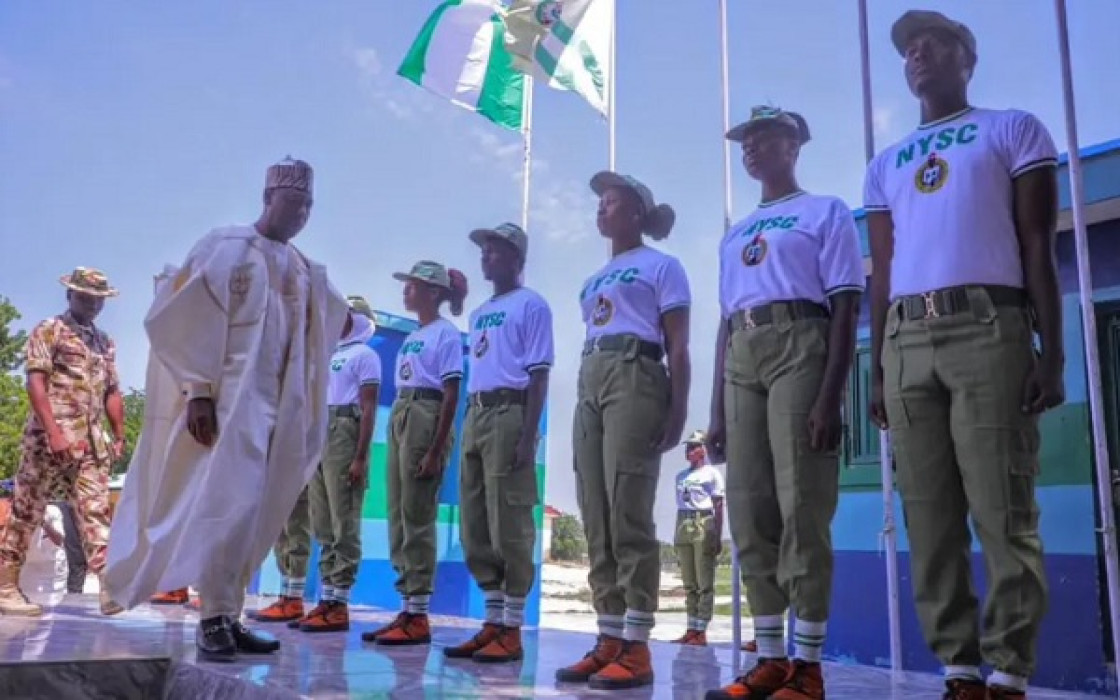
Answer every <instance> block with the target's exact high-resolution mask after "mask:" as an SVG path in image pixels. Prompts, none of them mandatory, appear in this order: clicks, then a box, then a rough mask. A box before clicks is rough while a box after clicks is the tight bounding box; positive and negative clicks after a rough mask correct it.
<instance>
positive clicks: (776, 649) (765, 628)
mask: <svg viewBox="0 0 1120 700" xmlns="http://www.w3.org/2000/svg"><path fill="white" fill-rule="evenodd" d="M754 639H755V641H756V642H758V655H759V656H760V657H762V658H764V659H784V658H786V657H787V656H788V653H787V652H786V626H785V624H784V621H783V620H782V616H781V615H761V616H758V617H755V618H754Z"/></svg>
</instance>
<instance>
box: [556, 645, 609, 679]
mask: <svg viewBox="0 0 1120 700" xmlns="http://www.w3.org/2000/svg"><path fill="white" fill-rule="evenodd" d="M621 653H622V640H621V639H619V638H618V637H609V636H607V635H605V634H600V635H599V639H598V640H597V641H596V642H595V648H594V649H592V650H591V651H589V652H587V653H586V654H584V656H583V658H582V659H581V660H579V661H577V662H576V663H574V664H572V665H571V666H568V667H566V668H562V669H560V670H559V671H557V672H556V680H558V681H559V682H561V683H586V682H587V679H589V678H591V676H593V675H595V674H596V673H598V672H599V671H602V670H603V669H604V668H606V667H607V666H609V665H610V663H611V662H612V661H614V660H615V659H617V658H618V655H619V654H621Z"/></svg>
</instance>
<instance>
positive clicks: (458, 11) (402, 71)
mask: <svg viewBox="0 0 1120 700" xmlns="http://www.w3.org/2000/svg"><path fill="white" fill-rule="evenodd" d="M505 34H506V26H505V21H504V19H503V17H502V7H501V4H500V3H499V2H498V0H447V1H446V2H443V3H440V5H439V7H437V8H436V10H435V12H433V13H432V15H431V17H429V18H428V21H427V22H426V23H425V24H424V28H423V29H421V30H420V36H418V37H416V41H414V42H413V44H412V48H411V49H409V51H408V55H407V56H405V58H404V61H403V62H402V63H401V67H400V68H399V69H398V70H397V74H398V75H400V76H401V77H403V78H405V79H406V80H410V81H412V82H414V83H416V84H417V85H419V86H421V87H423V88H426V89H428V90H430V91H431V92H433V93H435V94H437V95H439V96H440V97H443V98H445V99H448V100H451V101H452V102H454V103H455V104H457V105H460V106H462V107H466V108H467V109H469V110H472V111H475V112H478V113H479V114H481V115H482V116H484V117H486V118H487V119H489V120H490V121H492V122H494V123H495V124H498V125H499V126H504V127H506V128H508V129H520V128H521V119H522V107H523V104H524V99H525V78H524V76H523V75H522V74H521V73H519V72H517V71H516V70H514V68H513V60H512V58H511V57H510V55H509V53H508V52H507V51H506V49H505Z"/></svg>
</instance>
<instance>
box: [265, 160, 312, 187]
mask: <svg viewBox="0 0 1120 700" xmlns="http://www.w3.org/2000/svg"><path fill="white" fill-rule="evenodd" d="M314 177H315V172H314V171H313V170H312V169H311V166H310V165H308V164H307V163H306V162H305V161H302V160H292V157H291V156H288V157H286V158H285V159H284V160H282V161H280V162H279V163H276V164H275V165H273V166H271V167H269V169H268V175H267V176H266V178H265V189H272V188H273V187H290V188H291V189H294V190H302V191H303V192H306V193H308V194H311V185H312V181H313V180H314Z"/></svg>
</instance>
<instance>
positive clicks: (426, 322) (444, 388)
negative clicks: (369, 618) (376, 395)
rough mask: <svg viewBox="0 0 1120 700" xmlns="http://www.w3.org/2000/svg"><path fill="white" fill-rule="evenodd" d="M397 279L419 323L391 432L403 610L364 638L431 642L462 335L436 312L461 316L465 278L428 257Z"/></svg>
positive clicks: (399, 373)
mask: <svg viewBox="0 0 1120 700" xmlns="http://www.w3.org/2000/svg"><path fill="white" fill-rule="evenodd" d="M393 278H394V279H396V280H397V281H399V282H404V306H405V308H406V309H408V310H409V311H411V312H413V313H415V314H416V320H417V322H419V324H420V327H419V328H417V329H416V330H414V331H413V332H412V333H409V335H408V337H407V338H405V341H404V344H402V345H401V349H400V352H399V353H397V362H396V386H397V399H396V401H394V402H393V411H392V413H391V414H390V417H389V429H388V434H389V460H388V467H387V471H388V477H389V483H388V492H389V557H390V559H391V561H392V563H393V570H394V571H396V572H397V581H396V584H395V588H396V589H397V592H398V593H399V594H400V596H401V602H402V604H403V610H402V611H401V613H400V614H399V615H397V617H396V618H395V619H394V620H393V621H392V622H390V623H389V624H388V625H385V626H383V627H381V628H380V629H376V630H372V631H370V632H365V633H364V634H362V641H364V642H376V643H378V644H381V645H387V646H404V645H413V644H428V643H430V642H431V641H432V633H431V626H430V625H429V623H428V610H429V604H430V601H431V597H432V587H433V584H434V579H435V574H436V542H437V539H436V516H437V515H438V514H439V492H440V488H441V486H442V485H443V473H444V470H445V469H446V468H447V462H448V460H449V459H450V457H451V447H452V445H453V444H454V442H455V441H454V439H453V436H452V434H451V428H452V426H453V425H454V423H455V411H456V410H457V409H458V406H459V385H460V383H461V382H462V379H463V335H462V333H461V332H460V331H459V329H458V328H456V327H455V324H454V323H452V322H451V321H449V320H447V319H446V318H443V317H442V316H440V313H439V309H440V307H441V306H442V305H443V303H444V302H449V304H450V306H451V313H452V314H453V315H455V316H459V315H460V314H462V313H463V301H464V300H465V299H466V297H467V278H466V275H464V274H463V273H462V272H460V271H459V270H455V269H450V270H449V269H447V268H446V267H444V266H443V265H441V264H439V263H437V262H434V261H431V260H421V261H420V262H418V263H416V264H415V265H413V266H412V270H410V271H409V272H407V273H405V272H397V273H394V274H393Z"/></svg>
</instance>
